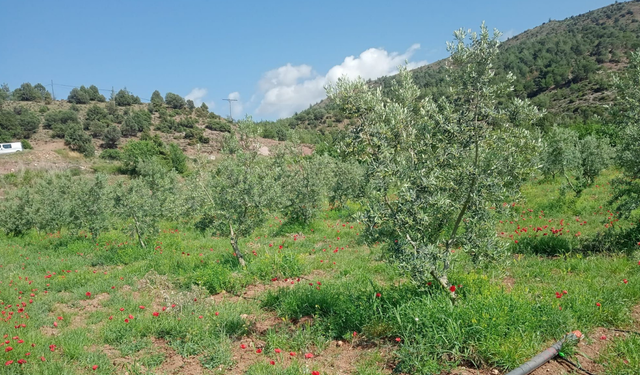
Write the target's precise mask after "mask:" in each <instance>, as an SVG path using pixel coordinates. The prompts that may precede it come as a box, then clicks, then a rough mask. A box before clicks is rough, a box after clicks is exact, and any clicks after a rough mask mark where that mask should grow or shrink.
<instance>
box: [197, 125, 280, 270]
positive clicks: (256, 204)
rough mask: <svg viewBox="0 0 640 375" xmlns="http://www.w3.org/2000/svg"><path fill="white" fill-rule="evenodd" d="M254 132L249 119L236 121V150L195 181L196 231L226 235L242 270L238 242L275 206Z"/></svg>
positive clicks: (265, 164)
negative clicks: (198, 210) (198, 208)
mask: <svg viewBox="0 0 640 375" xmlns="http://www.w3.org/2000/svg"><path fill="white" fill-rule="evenodd" d="M255 132H256V128H255V125H254V124H253V121H251V119H250V118H247V119H245V120H242V121H239V122H238V133H239V134H238V138H239V141H238V145H239V148H238V150H237V151H236V152H235V153H234V154H233V155H227V156H226V157H225V158H224V159H223V160H222V161H221V162H220V163H219V164H217V166H216V167H215V169H214V170H213V171H212V172H211V173H208V174H205V173H202V174H201V175H200V176H198V177H197V178H196V181H197V184H198V186H199V187H200V189H199V190H198V191H196V193H197V194H196V195H197V196H200V199H199V200H200V201H202V202H203V204H202V206H201V213H202V216H201V218H200V220H199V221H198V223H197V224H196V227H197V228H198V229H200V230H201V231H206V230H210V229H213V230H214V231H215V232H216V233H220V234H225V235H228V236H229V240H230V243H231V247H232V248H233V251H234V254H235V256H236V257H237V258H238V262H239V263H240V265H241V266H242V267H245V266H246V262H245V260H244V256H243V253H242V250H241V249H240V247H239V246H238V239H239V238H240V237H245V236H248V235H250V234H251V233H252V232H253V231H254V230H255V229H256V228H257V227H259V226H260V225H262V224H264V223H265V222H266V220H267V214H268V209H269V208H270V207H271V206H272V203H273V202H274V199H273V192H274V189H273V183H272V176H273V174H272V173H271V169H270V166H269V164H268V163H267V161H266V160H263V159H262V158H260V157H259V155H258V152H257V150H258V146H259V145H258V144H257V143H256V142H255ZM201 169H202V168H197V170H198V171H199V170H201Z"/></svg>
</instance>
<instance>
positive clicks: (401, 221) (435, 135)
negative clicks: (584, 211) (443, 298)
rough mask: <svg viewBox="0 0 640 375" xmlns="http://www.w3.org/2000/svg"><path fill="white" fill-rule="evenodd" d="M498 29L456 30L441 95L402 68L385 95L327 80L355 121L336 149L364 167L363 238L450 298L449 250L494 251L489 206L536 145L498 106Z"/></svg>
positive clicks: (515, 183)
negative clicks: (423, 91) (445, 92)
mask: <svg viewBox="0 0 640 375" xmlns="http://www.w3.org/2000/svg"><path fill="white" fill-rule="evenodd" d="M500 35H501V34H500V33H499V32H498V31H494V32H493V35H490V32H489V31H488V29H487V28H486V26H485V25H484V24H483V25H482V26H481V31H480V33H475V32H473V33H471V32H467V31H464V30H462V29H460V30H458V31H456V32H454V37H455V40H454V42H452V43H448V45H447V48H448V50H449V51H450V53H451V56H450V58H449V60H448V68H449V69H448V76H447V82H448V84H449V90H450V95H449V97H448V98H445V97H440V98H437V99H432V98H429V97H427V98H425V99H423V100H421V101H419V100H418V97H419V95H420V90H419V89H418V87H417V86H416V85H415V83H414V82H413V80H412V77H411V74H410V73H409V72H408V71H407V70H406V68H401V69H400V73H399V76H398V77H397V79H396V81H394V83H393V85H392V87H391V92H390V94H389V96H387V97H386V96H383V94H382V90H381V88H372V87H370V86H369V85H367V84H366V82H365V81H363V80H362V79H358V80H356V81H349V80H347V79H340V80H339V81H338V82H337V83H336V84H334V85H331V86H329V87H328V88H327V93H328V95H329V97H330V98H331V99H332V100H333V101H334V102H335V103H336V104H337V105H338V106H339V107H340V108H341V110H342V111H343V112H345V114H346V115H348V116H351V117H353V118H355V119H356V120H357V122H356V124H355V126H354V127H353V128H352V129H350V135H349V137H348V138H347V141H346V142H345V143H344V145H343V148H344V151H346V152H347V153H348V154H352V155H354V156H355V157H356V158H358V159H359V161H360V162H361V163H362V164H363V165H364V166H365V168H366V178H367V179H368V181H369V183H368V186H367V190H366V197H365V199H363V209H364V213H363V218H362V219H363V221H364V222H365V223H366V224H367V227H368V228H369V229H368V233H369V234H370V236H369V239H370V240H384V241H386V243H387V244H388V248H389V250H390V253H391V254H392V255H393V257H394V258H395V259H396V260H397V261H398V263H399V265H400V266H401V267H403V268H404V269H405V270H406V271H408V272H409V273H410V275H411V276H412V279H413V280H414V281H415V282H417V283H418V285H420V286H421V287H425V286H426V285H427V279H428V278H431V277H433V278H435V279H436V280H437V282H438V283H439V284H440V285H441V286H442V287H443V288H446V289H447V290H448V291H449V292H450V293H451V297H452V299H455V298H456V295H455V286H452V285H451V284H450V281H449V279H448V276H447V273H448V271H449V270H450V267H451V253H452V250H453V249H454V248H455V247H456V246H462V247H463V248H464V250H466V251H467V252H468V253H470V254H471V256H472V257H473V258H474V259H475V260H476V261H479V260H485V259H491V258H494V257H497V256H499V255H500V254H502V250H503V249H502V246H501V245H500V244H499V243H498V242H497V241H496V236H495V233H494V230H493V228H492V214H493V213H494V212H495V210H490V208H491V207H492V206H494V207H495V206H499V204H498V203H501V202H503V199H505V197H507V196H512V195H514V194H517V192H518V188H519V186H520V184H521V183H522V182H523V181H524V179H525V178H526V176H528V175H529V172H531V171H532V170H533V166H532V165H531V163H530V160H531V155H535V153H536V151H537V149H536V148H537V147H538V141H537V140H536V139H535V138H533V137H532V136H531V135H530V133H528V131H526V130H524V129H522V128H517V127H513V126H511V124H509V123H508V122H507V118H506V116H504V114H503V112H502V111H501V110H500V107H499V105H498V103H499V99H503V98H504V97H505V95H506V94H507V93H508V92H509V91H510V90H511V89H512V88H511V82H512V81H513V76H512V75H510V74H509V75H506V76H502V77H499V76H496V75H495V74H494V67H493V63H494V61H495V59H496V57H497V54H498V45H499V41H498V38H499V36H500ZM460 232H462V233H460ZM429 275H430V276H429Z"/></svg>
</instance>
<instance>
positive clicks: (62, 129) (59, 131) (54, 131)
mask: <svg viewBox="0 0 640 375" xmlns="http://www.w3.org/2000/svg"><path fill="white" fill-rule="evenodd" d="M67 126H68V125H65V124H59V123H58V124H53V126H52V127H51V137H52V138H64V136H65V134H66V133H67Z"/></svg>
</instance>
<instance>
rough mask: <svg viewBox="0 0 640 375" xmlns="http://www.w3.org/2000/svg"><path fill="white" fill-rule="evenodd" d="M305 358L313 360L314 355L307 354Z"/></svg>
mask: <svg viewBox="0 0 640 375" xmlns="http://www.w3.org/2000/svg"><path fill="white" fill-rule="evenodd" d="M304 357H305V358H306V359H310V358H313V354H312V353H307V354H305V355H304Z"/></svg>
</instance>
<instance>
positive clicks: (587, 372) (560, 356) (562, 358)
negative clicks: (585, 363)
mask: <svg viewBox="0 0 640 375" xmlns="http://www.w3.org/2000/svg"><path fill="white" fill-rule="evenodd" d="M558 357H559V358H560V359H561V360H563V361H565V362H567V363H569V364H570V365H571V366H573V367H575V368H577V369H578V370H580V371H582V372H584V373H585V374H587V375H595V374H594V373H592V372H589V371H587V370H585V369H584V368H583V367H582V366H578V364H576V363H574V362H572V361H570V360H568V359H567V358H566V357H565V356H564V354H560V355H559V356H558Z"/></svg>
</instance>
